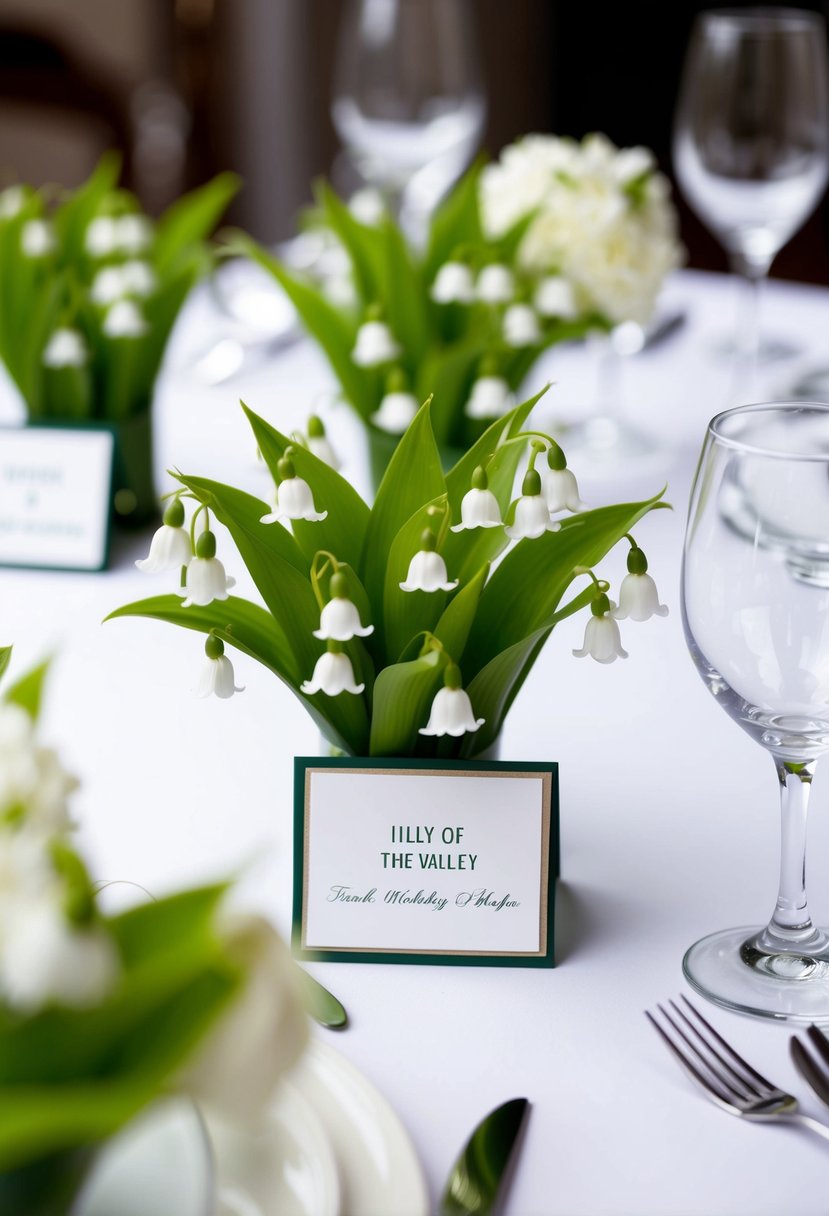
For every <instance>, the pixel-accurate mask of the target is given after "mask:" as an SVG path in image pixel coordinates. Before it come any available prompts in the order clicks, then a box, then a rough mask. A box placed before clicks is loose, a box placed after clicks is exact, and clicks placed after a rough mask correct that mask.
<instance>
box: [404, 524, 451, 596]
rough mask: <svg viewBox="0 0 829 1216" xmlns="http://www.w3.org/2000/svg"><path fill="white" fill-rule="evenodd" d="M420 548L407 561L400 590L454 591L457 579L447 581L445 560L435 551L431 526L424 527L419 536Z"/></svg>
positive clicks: (435, 541) (434, 539) (435, 544)
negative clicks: (404, 577)
mask: <svg viewBox="0 0 829 1216" xmlns="http://www.w3.org/2000/svg"><path fill="white" fill-rule="evenodd" d="M420 545H421V547H420V549H418V551H417V553H415V555H414V557H413V558H412V560H411V561H410V562H409V569H408V572H407V574H406V579H405V581H404V582H402V583H401V584H400V590H401V591H430V592H431V591H454V590H455V588H456V587H457V585H458V580H457V579H455V580H454V581H453V582H450V581H449V575H448V573H447V571H446V562H445V561H444V560H443V558H442V557H441V555H440V554H439V553H436V552H435V549H436V547H437V538H436V536H435V534H434V532H433V531H432V529H431V528H425V529H424V531H423V533H422V535H421V538H420Z"/></svg>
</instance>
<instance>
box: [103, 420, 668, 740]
mask: <svg viewBox="0 0 829 1216" xmlns="http://www.w3.org/2000/svg"><path fill="white" fill-rule="evenodd" d="M536 400H537V398H533V399H532V400H530V401H527V402H525V403H524V404H523V405H520V406H517V407H515V408H514V409H512V410H511V411H509V412H508V413H507V414H506V415H505V416H504V417H503V418H501V419H498V420H497V421H496V422H495V423H493V424H492V425H491V426H490V427H489V428H488V429H487V430H486V432H485V433H484V434H483V435H482V436H481V438H480V439H479V440H478V442H477V443H476V444H474V445H473V447H472V448H471V449H470V450H469V451H468V452H466V453H465V454H464V456H463V457H462V458H461V460H460V461H459V462H458V463H457V464H456V465H455V466H454V467H453V468H452V469H451V470H450V471H449V472H448V473H446V474H444V472H443V470H442V467H441V461H440V455H439V452H438V448H437V443H436V439H435V433H434V429H433V423H432V405H431V402H429V401H427V402H426V403H425V404H424V405H423V407H422V408H421V409H420V410H419V412H418V413H417V414H416V416H415V418H414V420H413V421H412V423H411V424H410V426H409V427H408V429H407V430H406V432H405V434H404V435H403V437H402V439H401V441H400V444H399V445H398V447H397V449H396V451H395V452H394V454H393V456H392V458H391V461H390V463H389V466H388V469H387V470H386V474H385V476H384V478H383V481H382V483H381V485H380V488H379V490H378V492H377V497H376V500H375V502H374V505H373V506H372V507H369V506H368V505H367V504H366V503H365V502H364V501H363V500H362V498H360V497H359V495H358V494H357V493H356V491H355V490H354V489H353V488H352V486H351V485H350V483H349V482H348V481H346V480H345V479H344V478H343V477H342V476H340V474H339V473H337V472H336V471H335V470H334V469H332V468H331V467H330V466H329V465H328V464H326V463H325V462H324V461H323V460H320V459H319V458H318V457H317V456H315V455H314V454H313V452H312V451H310V450H309V449H308V448H306V447H303V446H299V445H295V444H293V443H292V442H291V441H290V439H289V438H287V437H286V436H284V435H283V434H281V433H280V432H279V431H277V430H276V429H274V428H273V427H272V426H271V425H269V424H268V423H267V422H265V421H264V420H263V419H262V418H260V417H258V416H257V415H256V414H254V413H252V412H251V411H250V410H247V409H246V413H247V416H248V418H249V420H250V423H251V426H252V428H253V432H254V435H255V438H256V441H257V443H258V445H259V449H260V451H261V453H262V456H263V458H264V460H265V462H266V463H267V465H268V468H269V469H270V472H271V473H272V475H273V478H274V498H273V502H272V503H270V504H268V503H265V502H262V501H261V500H259V499H258V498H256V497H253V496H252V495H250V494H247V493H245V492H243V491H241V490H238V489H234V488H233V487H231V486H227V485H222V484H220V483H218V482H215V481H209V480H207V479H205V478H202V477H198V476H191V475H189V474H183V473H181V474H177V477H178V481H179V483H180V484H179V488H178V489H177V490H176V491H175V492H174V493H173V494H172V496H171V497H170V500H169V506H168V507H167V512H166V515H165V522H164V524H163V526H162V527H161V529H160V530H159V531H158V532H157V533H156V535H155V537H154V538H153V542H152V547H151V550H150V553H149V555H148V557H147V558H146V559H143V560H142V561H140V562H139V563H138V564H139V566H140V567H141V568H143V569H144V570H147V571H150V572H164V571H167V577H169V578H171V579H172V581H173V582H174V583H178V584H179V586H178V587H174V589H173V590H172V591H171V593H170V594H166V595H159V596H155V597H153V598H151V599H145V600H141V601H140V602H138V603H135V604H131V605H129V606H126V607H123V608H119V609H117V610H116V611H115V612H114V613H113V614H112V615H113V616H128V615H132V616H145V617H151V618H156V619H159V620H162V621H169V622H172V623H174V624H177V625H181V626H184V627H185V628H189V629H194V630H198V631H200V632H202V633H204V634H206V635H207V639H206V642H205V651H206V657H205V659H204V669H203V676H202V684H201V691H202V692H203V693H205V694H207V693H210V692H215V693H216V694H217V695H218V696H220V697H229V696H231V695H232V694H233V693H234V692H237V691H239V689H238V688H237V686H236V683H235V675H234V671H233V666H232V662H231V659H230V658H229V657H228V655H227V653H226V649H227V648H228V647H234V648H235V649H237V650H239V651H241V652H243V653H245V654H247V655H250V656H252V657H253V658H254V659H257V660H258V661H259V662H261V663H263V664H264V665H265V666H266V667H268V668H269V669H270V670H271V671H273V672H274V674H275V675H276V676H278V677H279V679H280V680H282V681H283V682H284V683H285V684H287V686H288V687H289V688H290V689H291V691H292V692H293V693H294V694H295V695H296V696H297V697H298V698H299V699H300V701H301V702H302V704H303V705H304V707H305V708H306V709H307V710H308V711H309V713H310V714H311V715H312V716H313V718H314V719H315V720H316V722H317V723H318V724H319V726H320V728H321V729H322V731H323V732H324V734H325V735H326V737H327V738H328V740H329V741H330V743H331V744H332V745H334V746H335V747H336V748H339V749H341V750H342V751H344V752H346V753H350V754H352V755H357V756H362V755H365V756H441V757H453V756H476V755H479V754H481V753H482V752H484V751H485V750H487V749H488V748H489V747H490V746H491V745H492V744H493V743H494V742H495V740H496V739H497V738H498V736H499V733H500V731H501V727H502V725H503V722H504V718H505V716H506V714H507V711H508V710H509V708H510V705H511V704H512V702H513V700H514V699H515V697H516V695H517V694H518V692H519V690H520V688H521V685H522V684H523V682H524V680H525V679H526V677H527V674H528V673H529V671H530V669H531V668H532V665H533V663H534V662H535V660H536V658H537V657H538V654H539V652H540V650H541V648H542V646H543V644H544V642H545V641H546V639H547V637H548V636H549V634H550V633H551V631H552V630H553V628H554V627H555V625H556V624H557V623H558V622H559V621H561V620H562V619H563V618H565V617H567V616H570V615H571V614H572V613H574V612H578V611H584V612H585V614H586V615H587V622H586V629H585V638H584V646H583V647H582V648H581V649H580V650H578V651H576V653H577V654H578V655H581V656H586V655H590V656H592V657H593V658H594V659H597V660H598V661H599V662H602V663H610V662H613V661H614V660H615V659H616V658H626V657H627V655H626V652H625V651H624V649H623V647H622V643H621V638H620V633H619V624H618V621H619V619H621V618H626V617H627V618H630V619H632V620H636V621H644V620H647V619H648V617H650V616H651V615H653V614H654V613H657V614H660V615H663V614H664V613H665V612H666V611H667V609H665V608H664V607H663V606H661V605H660V604H659V602H658V597H657V594H656V588H655V585H654V583H653V580H652V578H651V576H650V575H649V574H648V573H647V560H646V558H645V555H644V553H643V551H642V549H641V548H640V547H639V546H638V545H637V544H636V542H635V540H634V539H633V537H632V536H631V535H630V532H631V529H632V528H633V527H634V525H635V524H636V523H637V521H638V520H640V519H641V518H642V517H643V516H644V515H645V514H646V513H647V512H649V511H651V510H653V509H654V508H656V507H658V506H661V505H664V504H662V503H661V502H660V501H659V499H660V495H657V496H656V497H655V498H652V499H649V500H647V501H644V502H635V503H625V504H621V505H618V506H607V507H600V508H598V509H596V510H587V509H586V508H585V507H584V504H583V503H582V502H581V501H580V499H579V493H578V487H577V483H576V479H575V477H574V475H573V473H572V471H571V470H570V469H569V468H568V467H567V462H566V458H565V456H564V453H563V452H562V450H561V448H560V447H559V445H558V444H557V443H556V442H555V441H554V440H553V439H552V438H550V437H549V436H547V435H544V434H540V433H538V432H535V431H529V430H525V429H524V426H525V422H526V420H527V418H528V416H529V414H530V411H531V409H532V407H533V406H534V404H535V402H536ZM522 462H525V471H524V473H523V478H522V479H521V481H520V493H519V494H518V495H517V496H514V495H513V485H514V482H515V479H516V475H517V473H518V472H519V468H520V466H521V465H522ZM188 508H189V510H190V519H189V527H188V526H185V524H186V512H187V510H188ZM214 519H215V520H218V521H219V523H221V524H223V525H225V527H226V528H227V529H228V531H229V532H230V535H231V537H232V539H233V540H234V541H235V543H236V548H237V550H238V554H237V555H236V557H235V558H234V557H233V555H227V556H226V555H223V557H224V561H223V560H222V559H221V558H220V557H219V556H217V541H216V534H215V532H214V530H213V526H212V524H213V520H214ZM620 541H624V543H625V544H626V545H628V546H629V556H628V570H629V573H628V575H627V577H626V578H625V579H624V581H623V583H622V585H621V588H620V591H619V596H618V604H616V603H614V602H613V601H612V600H611V599H610V598H609V595H608V592H609V590H610V588H609V585H608V583H607V582H606V581H604V580H602V579H601V578H600V577H599V576H598V575H597V574H596V573H595V572H594V567H595V566H597V565H598V563H600V562H601V561H602V559H603V558H604V557H605V556H606V554H607V553H608V551H609V550H610V549H611V548H612V547H613V546H615V545H616V544H618V543H619V542H620ZM234 560H237V561H238V560H241V561H242V562H244V564H245V566H246V567H247V569H248V571H249V573H250V575H251V577H252V579H253V581H254V583H255V585H256V587H257V589H258V591H259V594H260V595H261V598H262V603H253V602H250V601H248V600H246V599H242V598H239V597H236V596H233V595H229V594H228V592H229V590H230V589H231V588H232V586H233V579H232V577H230V576H229V575H228V573H227V570H226V566H225V561H226V562H227V563H228V565H231V564H232V562H233V561H234ZM574 580H579V581H580V583H581V584H582V586H581V589H580V590H578V591H577V592H576V593H575V594H573V595H572V597H571V598H569V599H566V598H565V597H566V594H567V591H568V588H569V587H570V585H571V584H572V583H573V582H574Z"/></svg>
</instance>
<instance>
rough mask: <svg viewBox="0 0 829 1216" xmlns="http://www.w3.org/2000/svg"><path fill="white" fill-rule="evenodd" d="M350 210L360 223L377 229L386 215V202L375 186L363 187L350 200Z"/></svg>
mask: <svg viewBox="0 0 829 1216" xmlns="http://www.w3.org/2000/svg"><path fill="white" fill-rule="evenodd" d="M348 210H349V211H350V212H351V214H352V215H353V216H354V218H355V220H358V221H359V223H361V224H365V226H366V227H367V228H376V227H377V225H378V224H379V223H380V221H381V220H382V219H383V216H384V215H385V214H386V200H385V199H384V198H383V195H382V194H381V193H380V191H379V190H375V189H374V187H373V186H363V187H361V189H359V190H355V191H354V193H353V194H352V196H351V198H350V199H349V200H348Z"/></svg>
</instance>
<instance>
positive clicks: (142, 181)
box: [0, 0, 829, 283]
mask: <svg viewBox="0 0 829 1216" xmlns="http://www.w3.org/2000/svg"><path fill="white" fill-rule="evenodd" d="M706 7H711V6H710V5H705V4H694V3H687V2H685V0H670V3H665V0H650V2H648V0H627V3H625V4H618V5H615V4H614V5H612V4H602V5H589V4H584V3H576V2H573V0H571V2H569V3H568V2H567V0H475V14H476V19H477V22H478V25H479V31H480V41H481V54H482V59H483V68H484V73H485V80H486V91H487V97H488V103H489V111H488V119H487V126H486V132H485V138H484V143H485V147H486V149H487V150H488V152H489V153H491V154H493V155H496V154H497V153H498V151H499V150H500V148H502V147H503V146H504V145H505V144H506V143H509V142H510V141H511V140H513V139H514V138H515V137H516V136H518V135H521V134H524V133H526V132H528V131H543V132H555V133H556V134H562V135H572V136H576V137H578V136H582V135H584V134H586V133H587V132H590V131H595V130H601V131H604V132H605V133H606V134H607V135H609V136H610V138H611V139H612V140H613V141H614V142H615V143H617V144H619V145H630V144H646V145H648V146H649V147H651V148H652V149H653V150H654V152H655V153H656V156H657V158H658V160H659V162H660V164H661V166H662V168H663V169H664V170H665V172H667V173H668V174H669V176H670V175H671V157H670V149H671V123H672V117H673V111H674V105H675V101H676V95H677V89H678V84H679V78H680V73H681V67H682V62H683V57H684V53H685V48H686V45H687V41H688V35H689V32H690V29H691V25H692V23H693V19H694V16H695V14H696V13H697V12H699V11H700V10H702V9H703V8H706ZM731 7H741V6H740V5H736V6H735V5H731ZM778 7H781V6H778ZM782 7H795V6H794V5H783V6H782ZM796 7H799V8H813V9H816V10H817V11H822V10H823V6H822V5H820V4H814V5H809V4H800V5H797V6H796ZM341 10H342V0H116V2H113V0H0V184H8V183H9V182H11V181H15V180H21V179H22V180H26V181H32V182H34V183H35V184H43V183H45V182H49V181H52V182H54V181H58V182H61V183H65V184H67V185H74V184H77V183H78V182H80V181H81V180H82V179H83V178H84V177H85V176H86V175H87V173H88V172H89V170H90V169H91V167H92V165H93V164H94V162H95V160H96V158H97V156H98V155H99V153H100V152H101V151H102V150H103V149H104V148H105V147H108V146H111V145H112V144H115V145H117V146H119V147H121V148H122V149H123V151H124V155H125V172H126V176H127V180H128V183H129V184H130V185H132V187H133V188H134V189H136V190H137V192H138V194H139V195H140V197H141V199H142V201H143V203H144V205H145V206H146V207H147V208H148V209H149V210H150V211H152V212H157V211H158V210H160V209H161V208H162V207H163V206H165V205H166V204H167V203H168V202H169V201H170V200H171V199H172V198H174V197H175V196H176V194H178V193H180V191H181V190H182V189H185V188H186V187H187V186H190V185H193V184H196V183H198V182H200V181H203V180H205V179H206V178H207V177H209V176H210V175H211V174H213V173H215V172H217V171H218V170H219V169H224V168H232V169H235V170H237V171H238V172H239V173H240V174H241V175H242V176H243V178H244V180H245V189H244V191H243V192H242V194H241V195H240V197H239V199H238V201H237V203H236V204H235V211H234V214H233V215H232V216H231V217H230V218H231V219H232V220H233V221H234V222H236V223H239V224H241V225H243V226H245V227H247V228H248V229H249V230H251V231H252V232H253V233H254V235H256V236H257V237H259V238H260V239H262V240H266V241H274V240H278V239H282V238H285V237H287V236H289V235H290V234H291V232H292V231H293V229H294V223H295V216H296V213H297V210H298V209H299V208H300V207H301V206H302V205H303V204H304V203H306V202H307V201H308V200H309V199H310V192H311V182H312V181H313V179H314V178H315V177H316V176H318V175H320V174H327V173H330V171H331V169H332V165H334V163H335V158H336V156H337V152H338V147H339V143H338V139H337V136H336V133H335V131H334V128H333V125H332V122H331V117H330V102H331V81H332V73H333V66H334V59H335V52H336V45H337V35H338V28H339V22H340V16H341ZM675 197H676V200H677V203H678V206H679V208H680V214H681V223H682V236H683V239H684V241H685V244H686V246H687V248H688V251H689V263H690V265H692V266H697V267H703V268H709V269H717V270H724V269H725V268H726V263H725V257H724V255H723V253H722V251H721V249H720V247H719V245H718V244H717V243H716V241H715V240H714V239H713V237H711V236H710V235H709V234H708V233H707V231H706V230H705V229H704V228H703V226H702V225H701V224H700V222H699V221H698V220H696V218H695V217H694V216H693V215H692V214H691V212H690V211H689V210H688V208H687V207H686V206H685V205H684V203H683V201H682V198H681V196H680V195H679V194H678V193H676V194H675ZM773 273H774V274H775V275H776V276H778V277H782V278H794V279H800V280H804V281H811V282H822V283H829V241H828V240H827V215H826V204H825V202H824V203H823V204H822V205H821V207H820V208H819V210H818V212H817V213H816V214H815V215H814V216H813V217H812V218H811V219H810V220H809V221H808V223H807V224H806V225H805V226H804V227H803V228H802V229H801V230H800V231H799V232H798V233H797V234H796V235H795V237H793V239H792V240H791V241H790V243H789V244H788V245H787V246H786V248H784V249H783V251H782V252H781V253H780V254H779V256H778V257H777V259H776V260H775V263H774V267H773Z"/></svg>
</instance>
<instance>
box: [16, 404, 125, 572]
mask: <svg viewBox="0 0 829 1216" xmlns="http://www.w3.org/2000/svg"><path fill="white" fill-rule="evenodd" d="M30 429H31V430H41V431H66V432H67V433H69V434H72V433H74V432H75V431H106V432H107V433H108V434H110V435H111V436H112V455H111V457H110V461H109V485H108V486H107V493H106V505H107V516H106V530H105V532H104V546H103V554H102V562H101V565H100V566H44V565H41V564H40V563H38V562H4V561H0V569H2V570H55V571H57V572H58V573H68V574H101V573H102V571H104V570H107V569H108V568H109V555H110V548H111V545H112V496H113V494H114V493H115V468H116V462H117V461H118V460H120V455H119V450H118V428H117V426H116V425H114V424H113V423H109V422H99V421H97V420H95V419H93V420H92V421H89V422H87V421H84V420H82V419H78V421H77V422H75V421H73V422H71V423H66V422H62V421H58V420H57V419H55V420H52V419H46V418H30V419H28V420H27V421H26V422H25V423H24V424H23V425H22V426H6V425H2V426H0V434H2V433H3V431H25V430H30Z"/></svg>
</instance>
